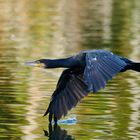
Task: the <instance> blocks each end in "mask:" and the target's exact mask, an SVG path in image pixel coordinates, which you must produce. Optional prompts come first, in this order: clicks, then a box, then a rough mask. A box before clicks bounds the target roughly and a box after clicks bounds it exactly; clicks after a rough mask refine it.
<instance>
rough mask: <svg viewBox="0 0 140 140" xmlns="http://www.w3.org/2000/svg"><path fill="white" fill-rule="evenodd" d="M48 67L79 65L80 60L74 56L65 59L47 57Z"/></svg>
mask: <svg viewBox="0 0 140 140" xmlns="http://www.w3.org/2000/svg"><path fill="white" fill-rule="evenodd" d="M46 62H47V64H46V65H47V68H60V67H62V68H72V67H74V66H76V65H78V62H77V61H76V60H75V59H73V58H72V57H69V58H63V59H47V61H46Z"/></svg>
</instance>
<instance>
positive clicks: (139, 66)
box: [131, 62, 140, 72]
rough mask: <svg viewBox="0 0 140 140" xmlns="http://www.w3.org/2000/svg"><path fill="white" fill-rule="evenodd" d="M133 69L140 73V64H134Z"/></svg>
mask: <svg viewBox="0 0 140 140" xmlns="http://www.w3.org/2000/svg"><path fill="white" fill-rule="evenodd" d="M131 69H132V70H134V71H137V72H140V63H136V62H134V63H132V65H131Z"/></svg>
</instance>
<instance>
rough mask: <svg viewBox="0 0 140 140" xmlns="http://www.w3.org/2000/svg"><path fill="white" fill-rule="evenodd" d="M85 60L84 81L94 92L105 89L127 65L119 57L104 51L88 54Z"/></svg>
mask: <svg viewBox="0 0 140 140" xmlns="http://www.w3.org/2000/svg"><path fill="white" fill-rule="evenodd" d="M85 59H86V66H85V70H84V80H85V82H86V84H87V86H88V90H89V91H93V92H97V91H98V90H99V89H101V88H104V87H105V85H106V83H107V81H108V80H111V79H112V78H113V77H114V76H115V75H116V74H117V73H119V72H120V71H121V70H122V69H123V68H124V67H125V66H126V65H127V64H126V63H125V62H124V61H123V60H122V59H121V58H120V57H119V56H117V55H114V54H113V53H111V52H108V51H103V50H98V51H91V52H88V53H86V58H85Z"/></svg>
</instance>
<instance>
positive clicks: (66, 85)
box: [44, 69, 88, 119]
mask: <svg viewBox="0 0 140 140" xmlns="http://www.w3.org/2000/svg"><path fill="white" fill-rule="evenodd" d="M87 94H88V91H87V85H86V84H85V83H84V80H83V74H82V73H81V74H80V73H79V72H78V73H75V72H73V71H71V70H70V69H67V70H64V71H63V73H62V75H61V77H60V79H59V81H58V83H57V87H56V90H55V91H54V93H53V95H52V99H51V102H50V104H49V107H48V109H47V111H46V113H45V114H44V116H45V115H47V114H48V113H50V114H51V115H54V116H55V117H56V118H57V119H60V118H61V117H62V116H65V115H66V114H67V112H68V110H70V109H71V108H73V107H74V106H76V104H77V103H78V102H79V101H80V100H81V99H82V98H83V97H84V96H86V95H87Z"/></svg>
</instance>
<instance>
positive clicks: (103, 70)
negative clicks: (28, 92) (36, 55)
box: [34, 50, 140, 122]
mask: <svg viewBox="0 0 140 140" xmlns="http://www.w3.org/2000/svg"><path fill="white" fill-rule="evenodd" d="M34 63H36V64H38V65H39V64H43V66H44V68H59V67H63V68H67V69H66V70H64V71H63V73H62V74H61V76H60V79H59V81H58V83H57V86H56V90H55V91H54V93H53V95H52V98H51V102H50V104H49V107H48V109H47V111H46V112H45V114H44V116H45V115H47V114H49V121H50V122H51V121H52V118H53V117H54V121H55V122H57V120H58V119H60V118H61V117H62V116H65V115H66V114H67V112H68V110H70V109H71V108H73V107H74V106H76V104H77V103H78V102H79V101H80V100H81V99H82V98H83V97H85V96H86V95H87V94H88V93H89V92H94V93H96V92H98V90H100V89H101V88H104V87H105V85H106V83H107V81H108V80H111V79H112V78H113V77H114V76H115V75H116V74H117V73H119V72H124V71H126V70H135V71H138V72H140V63H135V62H133V61H131V60H129V59H127V58H124V57H121V56H117V55H115V54H113V53H112V52H109V51H106V50H90V51H82V52H80V53H78V54H77V55H74V56H71V57H69V58H64V59H54V60H50V59H40V60H37V61H35V62H34Z"/></svg>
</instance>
